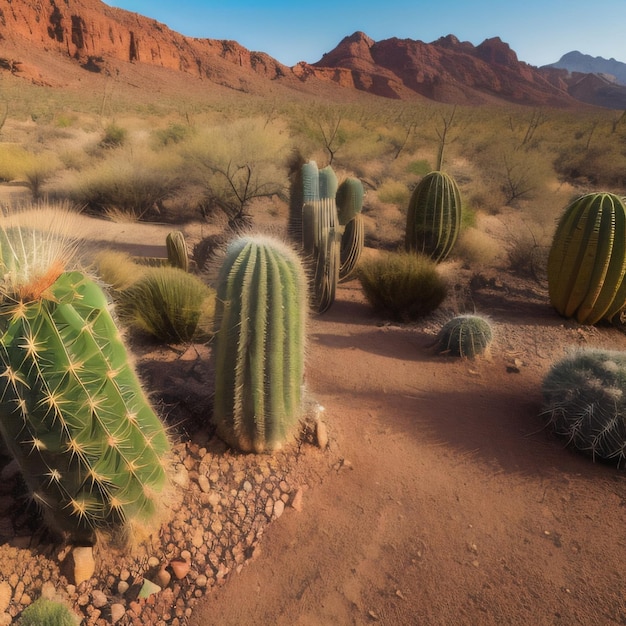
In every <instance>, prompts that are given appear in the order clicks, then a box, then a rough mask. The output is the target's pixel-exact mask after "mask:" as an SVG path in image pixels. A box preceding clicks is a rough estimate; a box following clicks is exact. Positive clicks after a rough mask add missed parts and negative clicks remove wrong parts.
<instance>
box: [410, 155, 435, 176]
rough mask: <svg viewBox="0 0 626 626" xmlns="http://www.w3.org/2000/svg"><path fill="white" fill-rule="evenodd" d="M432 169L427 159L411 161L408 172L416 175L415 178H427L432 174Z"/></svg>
mask: <svg viewBox="0 0 626 626" xmlns="http://www.w3.org/2000/svg"><path fill="white" fill-rule="evenodd" d="M432 169H433V168H432V167H431V165H430V163H429V162H428V161H427V160H426V159H418V160H416V161H411V162H410V163H409V164H408V165H407V167H406V171H407V172H408V173H409V174H414V175H415V176H420V177H421V176H426V174H428V173H429V172H432Z"/></svg>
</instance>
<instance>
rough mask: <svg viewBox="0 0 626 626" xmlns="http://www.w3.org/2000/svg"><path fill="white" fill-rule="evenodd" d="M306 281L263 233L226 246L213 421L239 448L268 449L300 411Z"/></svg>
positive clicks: (293, 257) (291, 256)
mask: <svg viewBox="0 0 626 626" xmlns="http://www.w3.org/2000/svg"><path fill="white" fill-rule="evenodd" d="M306 285H307V280H306V276H305V274H304V270H303V268H302V264H301V262H300V259H299V257H298V256H297V254H296V253H295V252H294V251H293V250H291V249H290V248H289V247H287V246H286V245H284V244H283V243H281V242H280V241H277V240H275V239H271V238H269V237H261V236H255V237H242V238H239V239H236V240H234V241H233V242H232V243H231V244H230V245H229V247H228V250H227V252H226V257H225V259H224V263H223V265H222V267H221V270H220V274H219V279H218V286H217V307H216V312H215V330H216V337H215V347H214V364H215V402H214V414H213V417H214V422H215V424H216V427H217V431H218V434H219V435H220V437H221V438H222V439H224V440H225V441H226V442H227V443H228V444H229V445H231V446H234V447H236V448H238V449H240V450H242V451H246V452H247V451H255V452H263V451H272V450H275V449H277V448H280V447H281V446H282V445H283V443H285V442H286V441H288V440H289V439H290V438H291V436H292V435H293V431H294V429H295V426H296V424H297V423H298V420H299V419H300V417H301V411H302V384H303V374H304V342H305V321H306V310H307V292H306Z"/></svg>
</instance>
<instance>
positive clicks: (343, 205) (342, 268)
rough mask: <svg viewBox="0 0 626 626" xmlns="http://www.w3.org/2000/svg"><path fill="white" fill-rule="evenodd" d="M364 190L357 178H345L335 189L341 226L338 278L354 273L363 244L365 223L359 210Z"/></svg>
mask: <svg viewBox="0 0 626 626" xmlns="http://www.w3.org/2000/svg"><path fill="white" fill-rule="evenodd" d="M364 195H365V190H364V189H363V183H361V181H360V180H359V179H358V178H352V177H350V178H346V179H345V180H344V181H343V182H342V183H341V185H339V188H338V189H337V196H336V202H337V213H338V218H339V224H340V225H341V226H342V227H343V232H342V234H341V246H340V265H339V280H340V281H343V280H347V279H348V278H350V276H351V275H352V274H353V273H354V270H355V269H356V266H357V265H358V263H359V260H360V258H361V254H362V252H363V247H364V245H365V224H364V222H363V216H362V215H361V210H362V208H363V196H364Z"/></svg>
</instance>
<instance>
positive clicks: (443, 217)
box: [405, 171, 461, 262]
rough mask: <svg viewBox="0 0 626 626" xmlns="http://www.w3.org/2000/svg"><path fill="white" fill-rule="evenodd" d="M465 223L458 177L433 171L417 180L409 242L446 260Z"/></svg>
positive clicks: (410, 247) (409, 214)
mask: <svg viewBox="0 0 626 626" xmlns="http://www.w3.org/2000/svg"><path fill="white" fill-rule="evenodd" d="M460 227H461V194H460V192H459V188H458V186H457V184H456V182H455V181H454V179H453V178H452V177H451V176H449V175H448V174H445V173H444V172H439V171H436V172H430V174H427V175H426V176H424V178H422V180H421V181H420V182H419V183H418V184H417V186H416V187H415V189H414V190H413V193H412V194H411V199H410V201H409V209H408V212H407V222H406V236H405V245H406V249H407V251H414V252H419V253H422V254H425V255H427V256H429V257H431V258H432V259H433V260H434V261H437V262H440V261H443V260H444V259H445V258H446V257H447V256H448V254H449V253H450V250H452V247H453V246H454V244H455V242H456V239H457V236H458V234H459V229H460Z"/></svg>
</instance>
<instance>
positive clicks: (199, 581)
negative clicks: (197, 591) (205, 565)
mask: <svg viewBox="0 0 626 626" xmlns="http://www.w3.org/2000/svg"><path fill="white" fill-rule="evenodd" d="M207 582H208V579H207V577H206V576H205V575H204V574H200V575H199V576H198V577H197V578H196V587H206V585H207Z"/></svg>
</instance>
